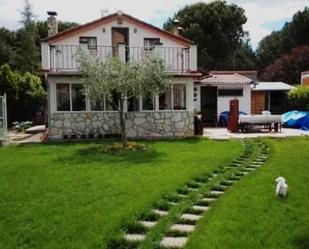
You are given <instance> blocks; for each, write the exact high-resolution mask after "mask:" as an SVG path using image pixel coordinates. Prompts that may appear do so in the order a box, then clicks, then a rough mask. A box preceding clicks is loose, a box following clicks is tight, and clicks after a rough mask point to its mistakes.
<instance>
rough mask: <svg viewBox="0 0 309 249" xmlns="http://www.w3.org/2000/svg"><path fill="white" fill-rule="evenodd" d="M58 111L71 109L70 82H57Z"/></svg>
mask: <svg viewBox="0 0 309 249" xmlns="http://www.w3.org/2000/svg"><path fill="white" fill-rule="evenodd" d="M57 111H70V84H57Z"/></svg>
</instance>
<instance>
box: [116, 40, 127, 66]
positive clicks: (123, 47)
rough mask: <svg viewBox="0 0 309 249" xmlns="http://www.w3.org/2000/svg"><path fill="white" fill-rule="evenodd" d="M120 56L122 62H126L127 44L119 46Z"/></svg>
mask: <svg viewBox="0 0 309 249" xmlns="http://www.w3.org/2000/svg"><path fill="white" fill-rule="evenodd" d="M118 55H119V58H120V60H121V61H123V62H126V44H118Z"/></svg>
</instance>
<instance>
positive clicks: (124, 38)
mask: <svg viewBox="0 0 309 249" xmlns="http://www.w3.org/2000/svg"><path fill="white" fill-rule="evenodd" d="M119 44H126V46H128V45H129V28H112V46H113V48H114V49H113V56H118V55H119V54H118V45H119ZM126 60H128V53H127V52H126Z"/></svg>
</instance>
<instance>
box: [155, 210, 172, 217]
mask: <svg viewBox="0 0 309 249" xmlns="http://www.w3.org/2000/svg"><path fill="white" fill-rule="evenodd" d="M152 211H153V212H154V213H156V214H158V215H160V216H165V215H168V212H167V211H163V210H159V209H153V210H152Z"/></svg>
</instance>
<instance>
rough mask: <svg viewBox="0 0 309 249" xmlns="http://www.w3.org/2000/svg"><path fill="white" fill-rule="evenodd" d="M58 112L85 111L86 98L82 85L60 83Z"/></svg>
mask: <svg viewBox="0 0 309 249" xmlns="http://www.w3.org/2000/svg"><path fill="white" fill-rule="evenodd" d="M56 89H57V97H56V98H57V111H85V110H86V100H85V99H86V96H85V90H84V88H83V85H82V84H70V83H58V84H57V86H56Z"/></svg>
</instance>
